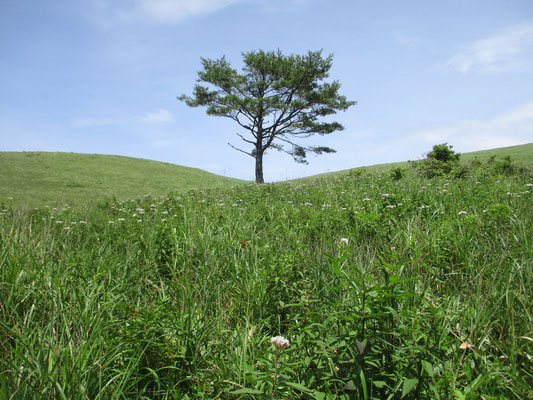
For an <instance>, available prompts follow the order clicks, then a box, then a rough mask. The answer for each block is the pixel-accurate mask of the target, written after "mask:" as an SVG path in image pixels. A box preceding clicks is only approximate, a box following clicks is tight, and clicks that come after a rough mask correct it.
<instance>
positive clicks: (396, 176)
mask: <svg viewBox="0 0 533 400" xmlns="http://www.w3.org/2000/svg"><path fill="white" fill-rule="evenodd" d="M390 176H391V178H392V179H393V180H395V181H399V180H400V179H402V178H403V177H404V176H405V169H403V168H400V167H397V168H393V169H392V170H391V173H390Z"/></svg>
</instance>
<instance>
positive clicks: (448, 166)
mask: <svg viewBox="0 0 533 400" xmlns="http://www.w3.org/2000/svg"><path fill="white" fill-rule="evenodd" d="M452 148H453V146H451V145H448V143H443V144H436V145H434V146H433V150H432V151H430V152H429V153H428V154H427V156H426V158H425V159H424V160H422V161H420V162H418V163H416V164H415V167H416V168H418V171H420V174H421V175H422V176H425V177H428V178H433V177H436V176H452V177H461V176H463V175H464V174H465V172H466V170H464V168H461V167H460V165H459V158H460V156H461V154H460V153H456V152H455V151H453V150H452Z"/></svg>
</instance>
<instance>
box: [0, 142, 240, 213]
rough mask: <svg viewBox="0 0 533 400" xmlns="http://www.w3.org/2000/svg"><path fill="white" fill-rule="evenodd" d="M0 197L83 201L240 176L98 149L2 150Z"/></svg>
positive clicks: (27, 202) (219, 184)
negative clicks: (94, 151)
mask: <svg viewBox="0 0 533 400" xmlns="http://www.w3.org/2000/svg"><path fill="white" fill-rule="evenodd" d="M0 171H2V172H1V173H0V201H4V202H6V203H7V204H13V205H16V206H22V205H24V206H45V205H58V204H63V205H64V204H87V203H90V202H94V201H98V200H102V199H105V198H113V197H114V198H116V199H119V200H123V199H130V198H135V197H140V196H143V195H146V194H149V195H152V196H155V197H159V196H164V195H166V194H167V193H168V192H170V191H187V190H190V189H192V188H199V189H207V188H211V189H212V188H225V187H226V188H227V187H231V186H234V185H236V184H238V183H242V182H243V181H239V180H237V179H232V178H225V177H221V176H218V175H215V174H211V173H209V172H206V171H202V170H200V169H196V168H188V167H182V166H179V165H173V164H167V163H162V162H157V161H151V160H143V159H139V158H131V157H122V156H110V155H101V154H79V153H48V152H0Z"/></svg>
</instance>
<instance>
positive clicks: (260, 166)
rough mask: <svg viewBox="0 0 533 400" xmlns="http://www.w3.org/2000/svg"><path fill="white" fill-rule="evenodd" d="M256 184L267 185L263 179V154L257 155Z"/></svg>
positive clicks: (260, 152) (259, 152)
mask: <svg viewBox="0 0 533 400" xmlns="http://www.w3.org/2000/svg"><path fill="white" fill-rule="evenodd" d="M255 183H265V180H264V179H263V152H262V151H258V152H257V153H256V154H255Z"/></svg>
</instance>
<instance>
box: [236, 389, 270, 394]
mask: <svg viewBox="0 0 533 400" xmlns="http://www.w3.org/2000/svg"><path fill="white" fill-rule="evenodd" d="M230 393H231V394H263V392H262V391H260V390H257V389H248V388H243V389H237V390H234V391H233V392H230Z"/></svg>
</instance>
